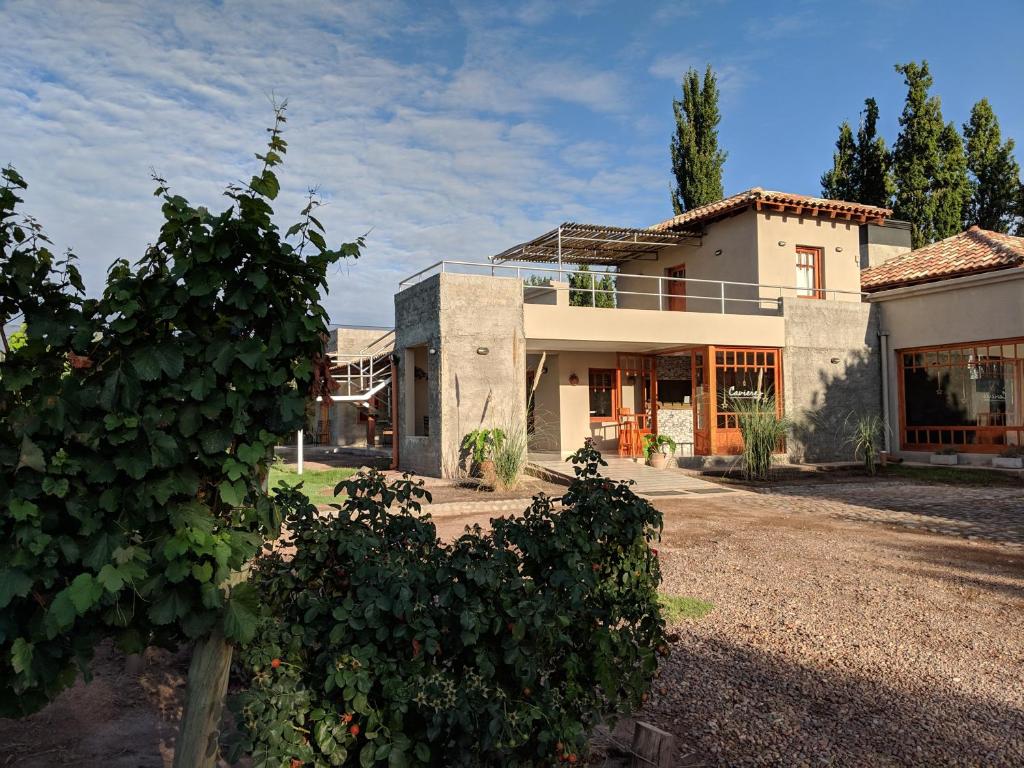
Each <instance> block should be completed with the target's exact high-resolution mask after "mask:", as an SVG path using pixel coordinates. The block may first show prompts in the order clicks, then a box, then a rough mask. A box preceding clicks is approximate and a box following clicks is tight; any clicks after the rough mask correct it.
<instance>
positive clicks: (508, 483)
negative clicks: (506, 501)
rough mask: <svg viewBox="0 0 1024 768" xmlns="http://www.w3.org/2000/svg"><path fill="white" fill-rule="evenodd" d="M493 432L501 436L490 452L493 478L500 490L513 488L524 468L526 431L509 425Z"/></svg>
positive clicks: (523, 428) (516, 425)
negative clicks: (492, 462) (492, 463)
mask: <svg viewBox="0 0 1024 768" xmlns="http://www.w3.org/2000/svg"><path fill="white" fill-rule="evenodd" d="M495 431H496V432H500V433H501V435H502V439H501V440H498V441H497V442H496V443H495V445H494V448H493V450H492V451H491V459H492V460H493V461H494V474H495V477H496V478H497V481H498V484H499V485H500V486H501V487H502V488H505V489H511V488H515V487H516V486H517V485H519V481H520V479H521V478H522V476H523V468H524V467H525V466H526V448H527V446H526V444H527V436H526V429H525V427H523V426H521V425H518V424H509V425H508V426H506V427H504V428H503V429H500V430H495Z"/></svg>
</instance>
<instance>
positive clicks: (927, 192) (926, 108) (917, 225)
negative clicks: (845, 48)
mask: <svg viewBox="0 0 1024 768" xmlns="http://www.w3.org/2000/svg"><path fill="white" fill-rule="evenodd" d="M896 71H897V72H899V73H900V74H902V75H903V79H904V82H906V84H907V98H906V102H905V103H904V105H903V113H902V114H901V115H900V135H899V138H897V139H896V146H895V148H894V149H893V156H892V169H893V182H894V184H895V187H896V196H895V198H894V200H893V213H894V215H895V216H896V218H899V219H905V220H907V221H909V222H910V223H911V225H912V229H911V242H912V244H913V246H914V248H920V247H921V246H923V245H927V244H928V243H930V242H932V241H933V240H934V239H935V228H934V224H933V220H932V219H933V217H934V214H935V202H934V199H933V191H934V181H935V177H936V174H937V173H938V170H939V166H940V165H941V163H942V160H941V153H940V149H939V144H940V139H941V138H942V133H943V130H944V124H943V121H942V107H941V104H940V102H939V99H938V98H936V97H935V96H929V94H928V89H929V88H931V86H932V76H931V73H930V72H929V71H928V62H927V61H922V62H921V63H920V64H917V63H916V62H913V61H912V62H909V63H907V64H897V65H896Z"/></svg>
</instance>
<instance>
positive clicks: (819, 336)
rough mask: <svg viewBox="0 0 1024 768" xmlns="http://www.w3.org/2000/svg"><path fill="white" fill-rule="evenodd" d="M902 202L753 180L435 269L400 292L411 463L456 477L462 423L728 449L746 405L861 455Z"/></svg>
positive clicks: (876, 392) (806, 453) (813, 446)
mask: <svg viewBox="0 0 1024 768" xmlns="http://www.w3.org/2000/svg"><path fill="white" fill-rule="evenodd" d="M890 213H891V212H890V211H888V210H886V209H883V208H876V207H872V206H867V205H861V204H857V203H848V202H842V201H836V200H825V199H821V198H813V197H806V196H802V195H793V194H785V193H780V192H771V191H766V190H762V189H759V188H755V189H751V190H748V191H746V192H742V193H740V194H738V195H734V196H732V197H728V198H725V199H723V200H720V201H718V202H715V203H712V204H710V205H706V206H703V207H700V208H697V209H694V210H691V211H687V212H685V213H683V214H681V215H679V216H676V217H674V218H672V219H669V220H667V221H663V222H661V223H659V224H656V225H654V226H652V227H649V228H646V229H631V228H624V227H610V226H594V225H582V224H573V223H567V224H563V225H561V226H560V227H558V228H556V229H554V230H552V231H551V232H548V233H546V234H543V235H541V236H539V237H537V238H534V239H533V240H530V241H529V242H526V243H522V244H520V245H517V246H514V247H512V248H509V249H508V250H506V251H504V252H503V253H501V254H498V255H496V256H493V257H491V258H490V259H488V260H486V261H484V262H480V263H469V262H454V261H442V262H438V263H437V264H434V265H432V266H431V267H429V268H427V269H425V270H422V271H421V272H419V273H417V274H416V275H413V276H411V277H410V278H408V279H406V280H405V281H403V283H402V286H401V290H400V291H399V293H398V294H396V296H395V341H394V345H395V352H396V357H397V366H396V375H395V382H394V385H395V390H396V392H395V394H396V397H395V401H394V402H395V420H396V432H397V434H398V439H397V440H396V450H397V453H398V464H399V465H400V466H402V467H403V468H408V469H412V470H415V471H418V472H422V473H426V474H435V475H437V474H447V472H448V470H449V469H450V468H451V467H453V466H455V462H457V457H458V453H459V445H460V442H461V440H462V438H463V436H464V435H465V434H466V433H467V432H469V431H471V430H473V429H475V428H477V427H478V426H494V425H500V424H502V423H505V424H508V423H518V424H523V425H528V426H529V429H530V432H531V450H534V451H542V452H553V453H558V454H561V455H563V456H564V455H568V454H569V453H570V452H572V451H574V450H576V449H577V448H578V447H579V446H580V445H581V444H582V443H583V440H584V439H585V438H588V437H589V438H593V439H595V440H596V441H597V443H598V445H599V447H600V448H601V449H602V450H605V451H619V452H620V453H627V454H634V455H635V454H636V453H638V451H639V450H640V448H639V446H640V439H639V437H640V436H642V435H643V434H644V433H646V432H657V433H662V434H669V435H671V436H672V437H673V438H674V439H675V440H676V441H677V442H678V443H679V444H680V445H681V452H682V453H683V454H684V455H687V454H688V455H694V456H713V455H721V454H731V453H736V452H738V451H739V450H740V448H741V447H742V440H741V437H740V432H739V425H738V423H737V417H736V413H735V412H734V408H735V404H736V403H737V402H739V401H741V400H743V399H744V398H757V399H762V398H771V399H772V400H773V401H774V402H775V403H776V407H777V408H778V409H779V411H780V412H785V413H786V414H789V415H791V416H795V415H797V414H799V420H798V422H797V424H796V426H795V427H794V429H793V432H792V437H791V438H790V439H789V440H788V441H787V446H786V449H787V451H788V453H789V454H790V455H791V457H793V458H794V459H797V460H800V459H807V460H829V459H838V458H848V456H849V448H848V447H847V446H845V445H844V438H843V437H842V435H843V424H844V423H846V422H848V421H849V420H850V419H851V418H856V417H857V416H859V415H860V414H863V413H880V411H881V401H882V398H881V376H882V374H881V354H880V353H881V350H880V343H882V342H883V340H884V337H880V336H879V327H878V319H877V315H878V307H877V305H876V304H872V303H868V302H865V301H864V300H863V299H864V295H863V294H862V292H861V269H862V268H863V267H867V266H869V265H877V264H882V263H884V262H886V261H887V260H889V259H890V258H892V257H894V256H898V255H900V254H903V253H906V252H909V251H910V237H909V230H908V228H907V227H906V225H905V224H903V223H901V222H893V221H891V220H889V219H888V217H889V215H890ZM602 278H610V282H609V281H608V280H604V281H602Z"/></svg>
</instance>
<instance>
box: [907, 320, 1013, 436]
mask: <svg viewBox="0 0 1024 768" xmlns="http://www.w3.org/2000/svg"><path fill="white" fill-rule="evenodd" d="M896 359H897V360H899V361H900V362H901V363H902V366H901V367H902V369H903V370H902V377H901V382H900V384H901V392H900V394H901V397H902V401H903V402H902V406H901V410H902V413H901V416H902V425H901V426H902V430H903V435H902V443H903V447H904V448H906V449H908V450H933V449H936V448H946V447H954V448H958V447H961V446H964V450H969V451H977V452H981V453H986V452H993V453H994V452H997V451H999V450H1002V448H1004V447H1007V446H1020V445H1021V444H1022V443H1024V398H1022V388H1024V339H1010V340H1009V341H1008V342H1006V341H999V342H992V341H982V342H975V343H972V344H959V345H956V346H948V347H930V348H925V349H919V350H908V351H901V352H900V353H898V354H897V358H896ZM967 446H969V448H968V447H967Z"/></svg>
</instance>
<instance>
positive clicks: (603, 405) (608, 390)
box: [590, 368, 616, 419]
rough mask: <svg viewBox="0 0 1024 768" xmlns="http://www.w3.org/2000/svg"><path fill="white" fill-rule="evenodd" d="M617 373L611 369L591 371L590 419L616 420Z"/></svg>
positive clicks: (594, 369) (592, 369) (593, 369)
mask: <svg viewBox="0 0 1024 768" xmlns="http://www.w3.org/2000/svg"><path fill="white" fill-rule="evenodd" d="M615 399H616V398H615V371H614V370H613V369H611V368H591V369H590V418H592V419H614V418H615Z"/></svg>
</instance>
